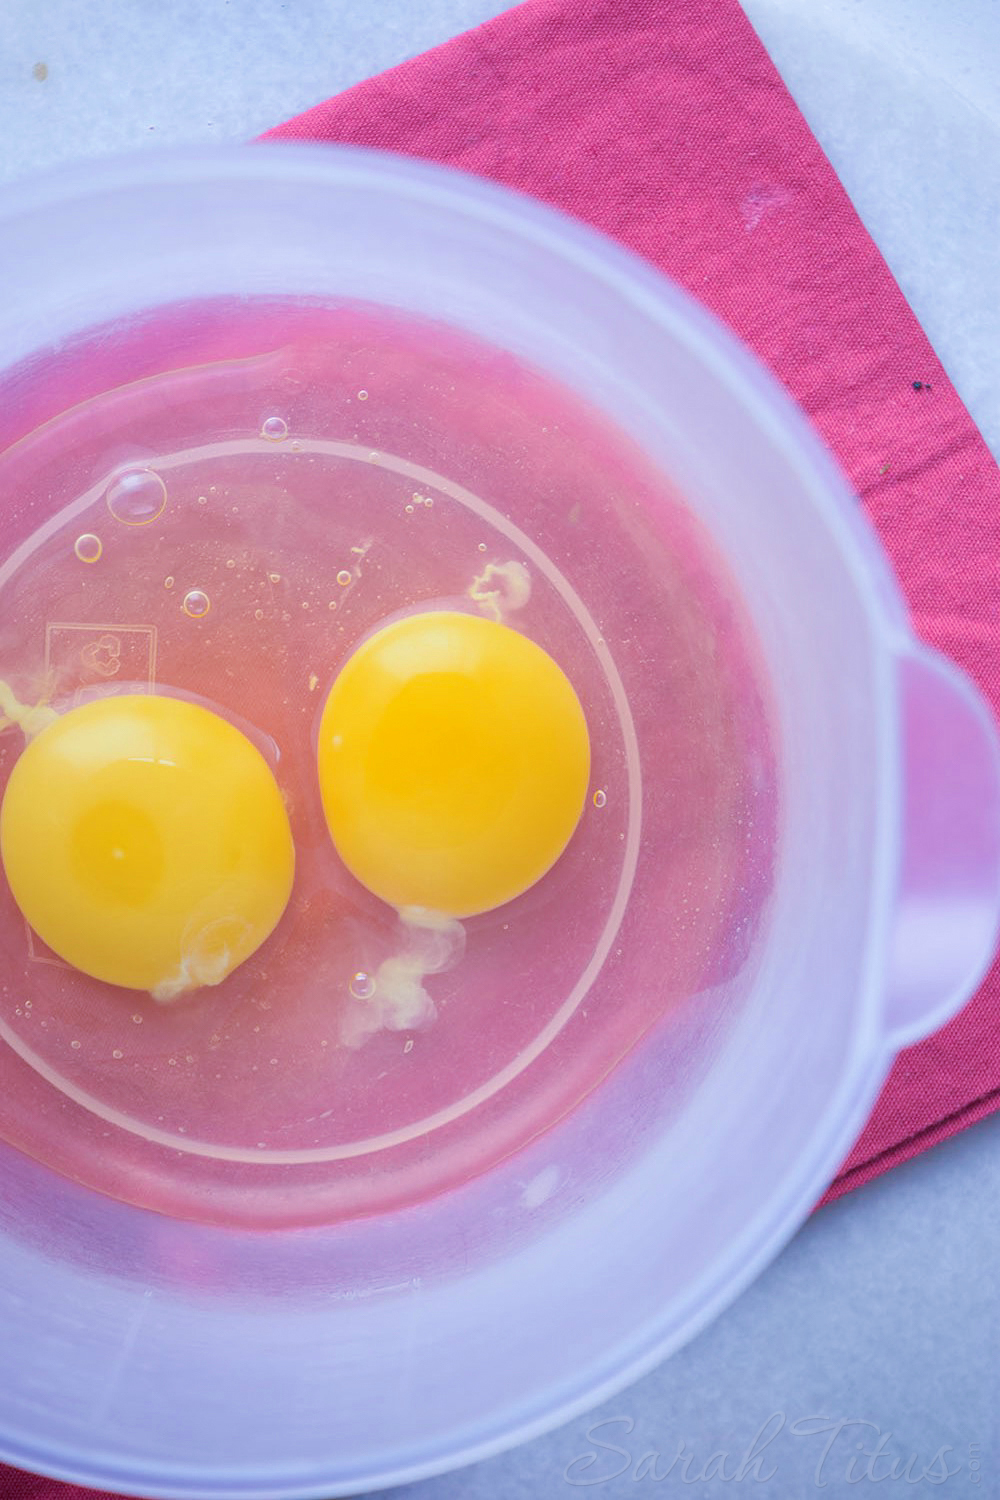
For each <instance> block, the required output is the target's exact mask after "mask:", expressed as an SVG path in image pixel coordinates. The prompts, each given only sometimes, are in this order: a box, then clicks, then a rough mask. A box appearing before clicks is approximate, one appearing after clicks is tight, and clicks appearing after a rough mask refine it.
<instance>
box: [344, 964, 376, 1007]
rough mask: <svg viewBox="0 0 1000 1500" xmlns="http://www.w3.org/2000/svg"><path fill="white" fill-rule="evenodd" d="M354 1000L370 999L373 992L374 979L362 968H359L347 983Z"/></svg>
mask: <svg viewBox="0 0 1000 1500" xmlns="http://www.w3.org/2000/svg"><path fill="white" fill-rule="evenodd" d="M348 989H349V990H350V992H351V994H352V995H353V996H354V998H355V1000H370V999H371V997H372V996H373V995H374V993H375V981H374V979H373V978H372V976H371V975H370V974H366V973H365V971H364V969H359V970H358V972H357V973H356V974H355V975H354V978H353V979H352V980H351V982H350V984H349V985H348Z"/></svg>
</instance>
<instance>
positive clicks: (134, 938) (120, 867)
mask: <svg viewBox="0 0 1000 1500" xmlns="http://www.w3.org/2000/svg"><path fill="white" fill-rule="evenodd" d="M0 856H2V859H3V867H4V871H5V873H6V876H7V880H8V882H9V884H10V888H11V892H12V894H13V896H14V900H15V901H16V902H17V904H18V906H19V907H20V909H21V912H22V913H23V915H24V917H25V919H26V920H27V922H28V924H29V925H30V926H31V927H32V928H33V929H34V930H35V932H36V933H38V935H39V937H41V938H42V939H43V941H44V942H45V943H47V944H48V946H49V947H50V948H51V949H52V950H53V951H54V952H55V953H56V954H58V956H59V957H60V958H62V959H64V960H65V961H66V962H67V963H69V964H72V965H73V966H74V967H75V968H77V969H82V970H83V972H84V973H86V974H90V975H93V976H94V978H96V979H103V980H105V981H107V982H108V983H109V984H118V985H125V986H127V987H129V988H132V989H142V990H149V991H151V992H152V993H153V994H154V995H155V996H156V998H157V999H162V1000H170V999H174V998H176V997H177V996H178V995H181V994H184V993H185V992H186V991H188V990H193V989H197V988H198V987H199V986H200V985H204V984H218V983H219V982H220V981H221V980H223V979H224V978H225V977H226V975H227V974H229V973H230V972H231V971H232V970H233V969H234V968H236V966H237V965H238V964H240V963H242V962H243V960H244V959H246V958H248V957H249V956H250V954H251V953H253V952H254V951H255V950H256V949H257V948H258V947H259V946H260V944H261V943H262V942H263V941H264V939H265V938H267V937H268V936H269V934H270V933H271V932H272V931H273V930H274V927H275V926H276V924H277V922H278V920H279V918H280V917H281V914H282V912H283V911H284V909H285V905H286V903H287V901H288V897H289V894H290V892H291V887H292V877H293V873H294V867H295V854H294V848H293V845H292V836H291V830H290V828H289V824H288V816H287V813H286V811H285V806H284V803H283V801H282V798H281V793H280V791H279V790H278V786H277V783H276V782H275V780H274V777H273V775H272V773H271V770H270V768H269V766H268V764H267V762H266V761H265V760H264V757H263V756H262V755H261V754H260V752H259V751H258V750H257V749H256V748H255V747H254V746H253V745H252V744H251V743H250V741H249V740H248V739H247V738H246V736H245V735H243V734H241V733H240V731H239V730H238V729H236V728H234V726H233V725H232V724H229V723H227V722H226V720H224V719H222V718H220V717H219V716H218V715H217V714H214V713H211V712H210V711H209V710H208V709H206V708H202V707H200V706H199V705H197V704H194V703H188V702H183V701H181V700H180V699H177V698H167V697H160V696H152V695H151V696H145V695H138V694H135V695H128V696H122V697H110V698H101V699H95V700H94V701H93V702H91V703H86V704H83V705H82V706H80V707H79V708H74V709H71V710H69V711H68V712H67V713H65V714H62V715H61V716H59V717H58V718H56V719H55V720H54V722H52V723H50V724H49V725H48V726H47V727H46V728H44V729H42V731H41V733H39V734H38V735H37V736H36V737H35V738H34V739H32V740H31V741H30V742H29V743H28V745H27V746H26V747H25V749H24V751H23V752H22V754H21V756H20V758H19V759H18V761H17V763H16V764H15V766H14V769H13V771H12V773H11V776H10V780H9V782H8V785H7V790H6V793H5V795H4V799H3V806H2V808H0Z"/></svg>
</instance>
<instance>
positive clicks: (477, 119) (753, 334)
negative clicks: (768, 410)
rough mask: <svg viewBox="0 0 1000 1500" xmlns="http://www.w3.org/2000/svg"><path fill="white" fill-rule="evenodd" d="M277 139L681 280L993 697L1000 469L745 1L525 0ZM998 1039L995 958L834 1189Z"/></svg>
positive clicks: (961, 1092) (889, 1157) (928, 1127)
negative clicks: (730, 337) (421, 164)
mask: <svg viewBox="0 0 1000 1500" xmlns="http://www.w3.org/2000/svg"><path fill="white" fill-rule="evenodd" d="M270 135H271V136H272V137H275V138H277V137H285V138H288V139H299V140H302V139H310V140H324V141H344V142H350V143H352V144H355V145H361V146H373V147H379V148H382V149H384V150H392V151H404V152H408V153H410V154H412V155H415V156H423V157H428V158H431V159H433V160H435V161H441V162H448V163H450V164H451V165H452V166H456V167H461V168H464V170H465V171H467V172H478V173H480V174H482V175H483V176H486V177H493V178H495V179H496V180H497V181H499V182H503V183H505V184H507V186H509V187H512V188H518V189H520V191H521V192H525V193H531V194H533V195H534V196H535V197H536V198H542V199H545V200H546V201H547V202H549V203H552V204H554V205H555V206H557V207H558V208H562V209H565V210H567V211H568V212H570V213H573V214H576V215H577V216H578V217H579V218H581V219H585V220H586V221H587V222H588V223H590V224H593V225H594V226H595V227H596V228H598V229H602V230H603V231H604V232H605V233H606V234H611V235H614V236H615V237H616V238H617V239H619V240H621V241H623V242H624V243H625V244H626V245H629V246H630V247H631V248H632V249H633V250H636V251H638V252H639V254H641V255H644V256H646V257H647V258H648V259H649V260H651V261H652V262H653V263H654V264H655V265H657V266H659V267H660V269H661V270H663V271H665V272H666V273H667V274H668V275H669V276H672V277H674V279H675V280H677V281H679V282H680V283H681V284H682V285H683V286H685V287H687V289H688V290H689V291H690V292H692V293H693V294H694V295H695V296H696V297H698V298H700V300H701V301H702V302H704V303H707V305H708V306H709V307H710V308H712V310H713V311H714V312H716V313H717V314H718V315H719V316H720V317H721V318H722V319H724V321H725V322H726V323H728V324H729V325H730V327H731V328H733V329H734V330H735V331H736V333H738V334H739V335H740V337H741V338H743V339H745V340H746V342H747V343H748V344H749V345H750V347H751V348H752V349H753V350H755V352H756V353H757V354H758V355H759V356H760V358H761V359H762V360H763V361H764V362H765V363H766V364H767V365H769V366H770V367H771V369H772V370H773V371H774V372H775V374H776V375H777V376H778V377H779V378H780V379H781V380H782V381H783V382H784V384H785V385H786V386H787V388H788V390H789V391H790V392H791V394H792V395H793V396H794V397H795V399H796V400H797V401H798V402H799V404H800V405H801V406H802V407H803V408H804V409H805V411H806V412H807V413H808V415H809V416H810V417H811V419H812V421H813V422H814V424H815V425H816V427H817V428H818V429H819V431H820V433H821V434H822V436H823V437H824V438H825V439H826V442H827V443H828V444H829V446H830V447H831V448H832V449H833V451H834V453H835V454H836V455H837V456H838V457H839V459H840V462H841V464H842V466H843V468H844V469H845V471H846V473H847V475H848V477H849V479H850V481H851V483H852V485H853V486H854V488H855V489H856V491H857V492H858V494H859V496H860V497H861V500H862V503H863V504H864V506H865V508H866V509H867V511H868V513H869V515H870V516H871V519H872V520H873V521H874V523H875V525H876V527H877V528H878V531H879V534H880V536H881V538H882V541H883V543H884V545H885V547H886V548H887V550H888V552H889V555H890V557H891V558H892V560H893V563H894V564H895V567H896V572H897V574H898V576H899V578H900V580H901V582H902V585H903V589H904V591H905V593H906V597H907V599H908V601H909V605H910V609H911V612H912V616H913V621H914V625H915V627H916V629H917V631H918V632H919V633H920V634H921V635H922V636H923V637H924V638H925V639H926V640H927V641H929V642H930V643H931V644H933V645H935V646H937V647H939V648H940V649H941V650H943V651H945V652H947V653H948V654H949V655H950V656H952V657H953V658H954V659H955V660H956V661H958V662H960V663H961V664H962V665H963V666H964V667H966V668H967V669H968V671H969V672H970V673H971V674H972V676H973V677H974V678H975V679H976V681H977V682H978V683H979V685H980V687H981V688H982V689H983V691H984V692H985V693H986V695H987V697H988V698H989V700H990V702H991V703H992V704H993V706H994V708H995V709H996V708H997V707H998V706H1000V624H998V620H997V605H996V601H997V600H998V599H1000V473H998V471H997V468H996V465H995V464H994V462H993V460H992V457H991V456H990V453H989V451H988V449H987V448H986V445H985V443H984V442H983V440H982V438H981V437H980V435H979V433H978V432H977V430H976V428H975V426H974V424H973V422H972V420H971V418H970V417H969V415H968V413H967V412H966V410H965V408H964V407H963V405H962V403H961V401H960V400H959V398H958V396H957V395H956V394H955V391H954V390H953V388H952V386H951V384H950V383H949V381H948V378H947V376H946V375H945V373H944V371H943V369H942V368H941V365H940V364H939V362H938V360H937V358H936V357H935V355H934V352H933V350H932V349H931V347H930V345H929V344H928V342H927V339H926V338H925V336H924V334H923V332H922V330H921V328H920V326H919V324H918V323H917V320H916V318H915V317H914V316H913V313H912V312H911V311H910V309H909V307H908V306H907V303H906V301H905V299H904V298H903V295H902V293H901V292H900V290H899V288H898V286H897V285H896V283H895V281H894V280H893V278H892V276H891V274H890V272H889V270H888V268H887V266H886V264H885V262H884V261H883V259H882V257H881V255H880V254H879V252H878V250H877V249H876V248H875V245H874V244H873V243H872V241H871V239H870V238H869V236H868V234H867V232H866V231H865V229H864V227H863V226H862V224H861V222H860V220H859V219H858V216H857V214H856V213H855V211H854V209H853V208H852V206H851V203H850V201H849V199H848V197H847V195H846V193H845V192H844V190H843V188H842V187H841V185H840V182H839V181H838V179H837V177H836V174H835V173H834V171H833V168H832V167H831V166H830V163H829V162H828V161H827V159H826V157H825V156H824V155H823V152H822V151H821V150H820V147H819V146H818V144H817V142H816V141H815V139H814V138H813V136H812V134H811V132H810V130H809V127H808V126H807V125H806V123H805V121H804V119H803V118H802V116H801V114H800V113H799V111H798V109H797V107H796V105H795V104H794V102H793V100H792V98H791V96H790V94H789V93H788V91H787V89H786V88H785V86H784V84H783V83H782V81H781V78H780V77H779V75H778V73H777V71H776V70H775V68H774V66H773V64H772V63H771V61H770V59H769V58H768V56H767V53H766V52H765V50H764V48H763V46H762V45H761V43H760V41H759V40H758V38H757V36H756V35H755V33H754V31H753V29H752V27H751V26H750V23H749V22H748V20H747V19H746V16H745V15H744V14H743V11H742V10H741V9H740V7H739V5H738V4H737V0H672V3H671V4H670V5H664V4H663V3H662V0H528V3H527V4H525V5H521V6H519V7H518V8H517V9H516V10H513V11H510V12H508V13H506V14H505V15H502V16H500V17H499V18H498V19H496V20H495V21H490V22H488V23H487V24H486V25H485V26H481V27H479V28H478V29H477V30H476V31H472V32H469V33H468V34H467V35H466V36H463V37H458V38H457V39H456V40H455V41H453V42H450V43H449V44H448V45H447V46H444V47H440V48H438V49H437V50H436V51H434V52H430V53H428V54H426V55H425V56H423V57H418V58H416V59H414V60H413V61H412V62H408V63H404V64H403V66H402V67H399V68H395V69H393V71H392V72H390V73H386V74H384V75H383V76H382V77H380V78H375V79H371V80H369V81H368V82H366V83H362V84H360V85H359V86H358V87H357V88H354V89H351V90H349V92H347V93H346V94H342V95H341V96H340V97H339V98H336V99H331V100H329V101H328V102H327V103H326V104H321V105H319V106H317V108H315V109H312V110H310V111H309V112H308V113H307V114H304V115H301V116H300V117H299V118H298V119H295V120H291V121H290V122H289V123H288V124H286V125H282V126H279V127H278V128H277V129H276V130H274V131H272V132H270ZM998 1038H1000V967H996V966H995V967H994V970H993V972H992V973H991V975H990V977H989V979H988V980H987V982H986V984H985V985H984V986H983V988H982V989H981V990H980V992H979V994H978V995H977V996H976V998H975V999H974V1000H973V1001H972V1003H971V1004H969V1005H968V1006H966V1008H965V1009H964V1010H963V1011H962V1012H961V1014H960V1015H958V1016H956V1017H955V1019H954V1020H953V1021H952V1022H951V1023H950V1024H949V1025H948V1026H946V1027H945V1028H944V1029H943V1030H942V1031H940V1032H939V1033H938V1034H937V1035H936V1036H933V1037H931V1038H929V1039H928V1040H927V1041H924V1042H921V1043H920V1044H919V1045H918V1046H915V1047H911V1048H909V1049H908V1050H907V1051H905V1052H904V1053H903V1054H902V1055H901V1056H900V1057H899V1059H898V1060H897V1062H896V1064H895V1067H894V1068H893V1071H892V1074H891V1076H890V1077H889V1080H888V1082H887V1084H886V1086H885V1089H884V1091H883V1093H882V1095H881V1098H880V1099H879V1101H878V1104H877V1107H876V1109H875V1111H874V1113H873V1115H872V1116H871V1118H870V1120H869V1122H868V1124H867V1126H866V1127H865V1130H864V1131H863V1133H862V1135H861V1137H860V1139H859V1141H858V1142H857V1144H856V1146H855V1148H854V1150H853V1151H852V1152H851V1155H850V1156H849V1157H848V1159H847V1161H846V1162H845V1163H844V1166H843V1168H842V1170H841V1172H840V1174H839V1176H838V1177H837V1179H836V1181H835V1183H834V1184H833V1186H832V1187H831V1189H830V1192H829V1193H828V1194H827V1198H829V1197H836V1196H837V1195H839V1194H840V1193H843V1192H845V1191H847V1190H848V1189H849V1188H852V1187H855V1186H857V1184H858V1183H860V1182H864V1181H866V1180H867V1179H868V1178H870V1177H874V1176H876V1175H877V1174H878V1173H879V1172H882V1171H884V1170H885V1169H886V1168H887V1167H890V1166H892V1165H893V1164H894V1163H896V1162H898V1161H902V1160H904V1158H906V1157H908V1156H912V1155H914V1154H915V1153H916V1152H918V1151H921V1150H923V1149H924V1148H925V1147H926V1146H929V1145H932V1144H933V1143H934V1142H935V1141H938V1140H941V1139H942V1138H943V1137H944V1136H946V1135H949V1134H951V1133H952V1132H953V1131H955V1130H958V1129H960V1128H961V1127H962V1126H963V1125H966V1124H969V1123H970V1122H971V1121H972V1120H975V1119H978V1118H980V1116H982V1115H984V1114H987V1113H989V1111H990V1110H992V1109H995V1108H997V1106H998V1105H1000V1041H998ZM824 1201H826V1200H824Z"/></svg>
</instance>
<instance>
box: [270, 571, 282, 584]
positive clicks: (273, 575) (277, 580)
mask: <svg viewBox="0 0 1000 1500" xmlns="http://www.w3.org/2000/svg"><path fill="white" fill-rule="evenodd" d="M267 576H268V578H269V579H270V581H271V582H272V583H280V582H281V574H280V573H268V575H267Z"/></svg>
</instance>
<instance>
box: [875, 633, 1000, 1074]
mask: <svg viewBox="0 0 1000 1500" xmlns="http://www.w3.org/2000/svg"><path fill="white" fill-rule="evenodd" d="M898 654H899V684H900V702H901V721H900V722H901V755H902V763H903V775H904V794H903V809H902V811H903V830H904V831H903V848H902V858H901V863H900V871H899V889H898V895H897V902H896V917H895V924H894V928H893V931H892V934H891V937H890V944H889V967H888V984H887V989H886V1008H885V1019H886V1025H887V1028H888V1032H889V1040H890V1042H891V1044H892V1047H893V1049H894V1050H898V1049H899V1048H900V1047H905V1046H908V1045H909V1044H910V1043H911V1042H915V1041H917V1040H919V1038H920V1037H922V1036H926V1035H928V1033H930V1032H932V1031H935V1030H936V1029H937V1028H938V1027H939V1026H941V1025H943V1024H944V1022H945V1021H947V1020H948V1019H949V1018H950V1017H951V1016H952V1015H954V1013H955V1012H956V1011H957V1010H959V1009H960V1008H961V1006H963V1005H964V1004H965V1002H966V1001H967V1000H968V999H969V998H970V996H971V995H972V993H973V992H974V990H975V989H976V987H977V985H978V984H979V982H980V980H981V979H982V978H983V976H984V974H985V973H986V970H987V969H988V967H989V964H990V961H991V959H992V957H993V954H994V952H995V950H996V945H997V938H998V930H1000V741H998V737H997V729H996V725H995V724H994V722H993V719H992V717H991V715H990V713H989V711H988V709H987V707H986V705H985V703H984V702H983V700H982V698H981V697H980V696H979V693H978V692H977V691H976V689H975V688H974V687H973V686H972V683H971V682H970V681H969V680H968V678H967V677H966V676H965V675H964V673H962V672H961V671H960V670H959V669H958V668H957V667H956V666H954V665H953V664H952V663H951V662H950V661H948V660H947V659H946V658H945V657H943V656H939V655H938V654H937V652H935V651H930V650H928V649H927V648H926V647H923V646H920V645H918V644H917V643H916V642H912V641H911V642H907V643H906V644H905V645H904V646H903V647H901V648H900V650H899V653H898Z"/></svg>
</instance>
